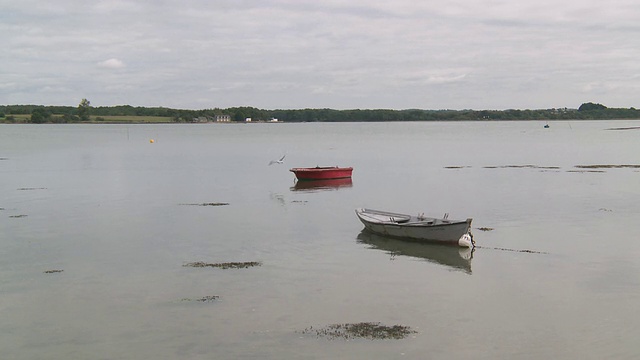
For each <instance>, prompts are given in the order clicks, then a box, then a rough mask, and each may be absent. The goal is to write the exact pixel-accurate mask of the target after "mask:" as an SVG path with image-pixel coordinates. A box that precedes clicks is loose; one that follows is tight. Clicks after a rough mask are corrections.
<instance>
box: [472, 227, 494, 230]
mask: <svg viewBox="0 0 640 360" xmlns="http://www.w3.org/2000/svg"><path fill="white" fill-rule="evenodd" d="M476 229H478V230H480V231H492V230H493V228H490V227H479V228H476Z"/></svg>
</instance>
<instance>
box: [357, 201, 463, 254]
mask: <svg viewBox="0 0 640 360" xmlns="http://www.w3.org/2000/svg"><path fill="white" fill-rule="evenodd" d="M356 215H357V216H358V219H360V221H361V222H362V224H364V227H365V228H366V229H367V230H369V231H371V232H373V233H376V234H380V235H385V236H390V237H395V238H401V239H406V240H413V241H424V242H438V243H445V244H452V245H458V246H463V247H474V246H475V243H474V241H473V236H472V235H471V221H472V219H467V220H449V219H448V214H445V216H444V217H443V218H432V217H426V216H424V215H417V216H412V215H405V214H398V213H392V212H388V211H380V210H372V209H363V208H360V209H356Z"/></svg>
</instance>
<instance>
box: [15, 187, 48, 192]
mask: <svg viewBox="0 0 640 360" xmlns="http://www.w3.org/2000/svg"><path fill="white" fill-rule="evenodd" d="M46 189H47V188H45V187H39V188H35V187H25V188H18V189H17V190H20V191H30V190H46Z"/></svg>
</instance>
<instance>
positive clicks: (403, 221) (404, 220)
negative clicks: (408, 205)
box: [389, 217, 409, 224]
mask: <svg viewBox="0 0 640 360" xmlns="http://www.w3.org/2000/svg"><path fill="white" fill-rule="evenodd" d="M389 220H391V222H394V223H396V224H404V223H406V222H409V219H407V218H400V219H396V218H394V217H390V218H389Z"/></svg>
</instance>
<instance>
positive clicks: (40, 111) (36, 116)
mask: <svg viewBox="0 0 640 360" xmlns="http://www.w3.org/2000/svg"><path fill="white" fill-rule="evenodd" d="M49 119H51V113H49V112H48V111H47V110H46V109H45V108H40V107H39V108H35V109H33V110H32V111H31V122H32V123H34V124H42V123H44V122H46V121H48V120H49Z"/></svg>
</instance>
